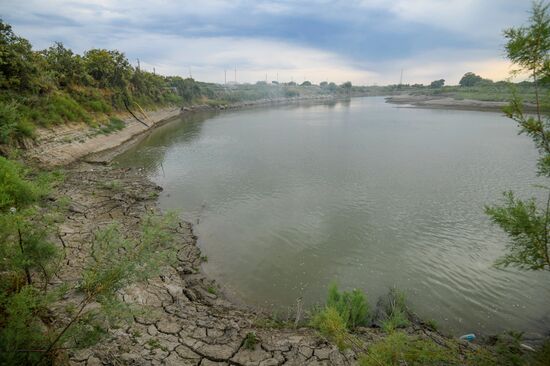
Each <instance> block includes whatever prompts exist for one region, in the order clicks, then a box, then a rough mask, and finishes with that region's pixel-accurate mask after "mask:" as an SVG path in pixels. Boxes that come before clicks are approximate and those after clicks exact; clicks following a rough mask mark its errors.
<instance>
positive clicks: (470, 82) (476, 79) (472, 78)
mask: <svg viewBox="0 0 550 366" xmlns="http://www.w3.org/2000/svg"><path fill="white" fill-rule="evenodd" d="M482 81H483V78H482V77H481V76H479V75H476V74H474V73H473V72H467V73H465V74H464V76H462V78H461V79H460V81H459V82H458V84H459V85H460V86H466V87H468V86H475V85H477V84H479V83H481V82H482Z"/></svg>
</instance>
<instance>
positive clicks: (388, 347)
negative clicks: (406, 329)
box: [359, 332, 460, 366]
mask: <svg viewBox="0 0 550 366" xmlns="http://www.w3.org/2000/svg"><path fill="white" fill-rule="evenodd" d="M359 364H360V365H361V366H374V365H376V366H380V365H388V366H389V365H396V366H397V365H409V366H413V365H419V366H420V365H422V366H424V365H459V364H460V359H459V358H458V356H457V354H455V353H454V352H451V351H450V350H449V349H446V348H442V347H440V346H438V345H437V344H436V343H435V342H433V341H430V340H425V339H420V338H416V337H413V336H408V335H406V334H405V333H403V332H394V333H392V334H390V335H388V336H387V337H386V338H384V339H383V340H381V341H379V342H376V343H374V344H373V345H371V346H370V347H369V349H368V353H367V354H366V355H363V356H361V358H360V360H359Z"/></svg>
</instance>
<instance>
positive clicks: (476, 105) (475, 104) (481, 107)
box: [386, 94, 532, 112]
mask: <svg viewBox="0 0 550 366" xmlns="http://www.w3.org/2000/svg"><path fill="white" fill-rule="evenodd" d="M386 102H388V103H392V104H401V105H405V106H412V107H418V108H434V109H459V110H472V111H493V112H502V108H504V107H505V106H507V105H508V102H491V101H483V100H473V99H461V100H459V99H454V98H451V97H441V96H428V95H408V94H404V95H394V96H391V97H387V98H386ZM527 107H528V108H532V106H531V105H528V106H527Z"/></svg>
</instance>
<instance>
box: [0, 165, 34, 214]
mask: <svg viewBox="0 0 550 366" xmlns="http://www.w3.org/2000/svg"><path fill="white" fill-rule="evenodd" d="M38 191H39V189H38V187H37V186H35V185H33V184H32V183H30V182H29V181H28V180H26V179H25V172H24V169H23V167H22V166H20V165H19V164H16V163H14V162H12V161H11V160H8V159H6V158H3V157H1V156H0V212H2V211H4V210H7V209H9V208H11V207H14V208H15V209H21V208H23V207H25V206H26V205H28V204H30V203H32V202H34V201H35V200H36V199H37V198H38Z"/></svg>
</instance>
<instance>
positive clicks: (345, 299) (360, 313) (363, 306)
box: [326, 283, 370, 330]
mask: <svg viewBox="0 0 550 366" xmlns="http://www.w3.org/2000/svg"><path fill="white" fill-rule="evenodd" d="M326 306H327V307H329V308H334V309H336V311H337V312H338V314H340V316H341V318H342V319H343V320H344V323H345V325H346V328H347V329H350V330H353V329H355V328H356V327H358V326H361V325H366V324H367V322H368V321H369V317H370V308H369V304H368V302H367V298H366V296H365V294H364V293H363V292H362V291H360V290H358V289H353V290H352V291H349V292H348V291H343V292H340V291H338V286H337V285H336V283H332V284H331V285H330V286H329V290H328V297H327V303H326Z"/></svg>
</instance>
